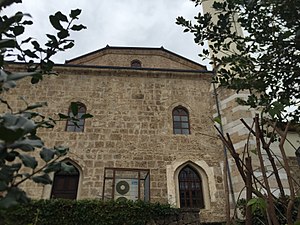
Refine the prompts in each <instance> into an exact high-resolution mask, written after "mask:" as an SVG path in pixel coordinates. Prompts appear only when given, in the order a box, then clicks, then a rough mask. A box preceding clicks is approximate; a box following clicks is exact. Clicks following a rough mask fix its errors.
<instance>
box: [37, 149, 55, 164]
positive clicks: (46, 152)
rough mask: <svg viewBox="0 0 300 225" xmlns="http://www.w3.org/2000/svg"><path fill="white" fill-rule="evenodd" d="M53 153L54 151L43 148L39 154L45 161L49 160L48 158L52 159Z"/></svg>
mask: <svg viewBox="0 0 300 225" xmlns="http://www.w3.org/2000/svg"><path fill="white" fill-rule="evenodd" d="M54 155H55V151H54V150H52V149H48V148H43V149H42V151H41V152H40V156H41V158H42V159H43V160H44V161H45V162H49V161H50V160H52V159H53V158H54Z"/></svg>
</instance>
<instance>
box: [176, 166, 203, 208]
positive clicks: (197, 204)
mask: <svg viewBox="0 0 300 225" xmlns="http://www.w3.org/2000/svg"><path fill="white" fill-rule="evenodd" d="M178 183H179V184H178V186H179V200H180V208H199V209H203V208H204V198H203V184H202V179H201V176H200V175H199V173H198V172H197V171H196V170H195V169H194V168H193V167H191V166H190V165H186V166H185V167H183V168H182V169H181V170H180V172H179V175H178Z"/></svg>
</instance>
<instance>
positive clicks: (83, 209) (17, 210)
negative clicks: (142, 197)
mask: <svg viewBox="0 0 300 225" xmlns="http://www.w3.org/2000/svg"><path fill="white" fill-rule="evenodd" d="M178 213H179V210H178V209H175V208H172V207H170V205H167V204H159V203H146V202H142V201H136V202H133V201H119V202H118V201H109V202H103V201H99V200H78V201H75V200H66V199H52V200H38V201H31V202H30V203H28V204H22V205H18V206H16V207H13V208H9V209H0V224H1V225H28V224H34V225H54V224H57V225H83V224H87V225H94V224H95V225H102V224H103V225H124V224H126V225H143V224H146V223H147V222H149V221H151V220H159V219H160V218H166V217H169V216H176V215H178Z"/></svg>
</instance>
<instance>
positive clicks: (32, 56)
mask: <svg viewBox="0 0 300 225" xmlns="http://www.w3.org/2000/svg"><path fill="white" fill-rule="evenodd" d="M24 54H25V55H27V56H28V57H30V58H34V59H38V58H39V57H38V56H37V55H36V54H35V53H34V52H33V51H30V50H29V49H27V50H25V51H24Z"/></svg>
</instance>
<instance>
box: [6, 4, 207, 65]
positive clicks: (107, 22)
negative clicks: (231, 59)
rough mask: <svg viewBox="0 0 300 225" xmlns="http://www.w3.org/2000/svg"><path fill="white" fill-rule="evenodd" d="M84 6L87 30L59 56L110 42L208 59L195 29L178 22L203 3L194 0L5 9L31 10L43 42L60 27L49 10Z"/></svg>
mask: <svg viewBox="0 0 300 225" xmlns="http://www.w3.org/2000/svg"><path fill="white" fill-rule="evenodd" d="M76 8H80V9H82V13H81V15H80V23H82V24H84V25H86V26H87V28H88V29H87V30H83V31H81V32H78V33H76V32H75V33H74V34H73V35H72V38H73V39H75V46H74V47H73V48H72V49H71V50H69V51H68V52H64V53H60V54H59V55H57V56H56V57H55V58H54V61H55V62H56V63H64V61H65V60H66V59H71V58H74V57H77V56H79V55H82V54H85V53H88V52H91V51H95V50H97V49H100V48H103V47H105V46H106V45H107V44H108V45H110V46H134V47H161V46H163V47H164V48H166V49H168V50H170V51H172V52H175V53H177V54H179V55H182V56H184V57H186V58H189V59H191V60H193V61H196V62H198V63H201V64H204V62H202V61H201V59H200V58H199V57H198V53H199V51H200V47H199V46H197V45H196V44H195V43H194V40H193V35H192V34H188V33H183V28H182V27H181V26H178V25H176V24H175V21H176V17H178V16H184V17H185V18H186V19H193V17H194V16H195V15H196V14H198V12H199V10H201V9H200V8H199V7H197V8H196V7H195V6H194V3H193V2H191V1H189V0H89V1H83V0H81V1H78V0H59V1H58V0H23V3H22V4H15V5H14V7H10V8H8V9H5V11H4V13H12V12H16V11H17V10H20V11H22V12H27V13H30V14H31V16H32V20H33V22H34V24H33V25H32V26H30V28H28V31H27V34H28V35H30V36H33V37H36V38H37V40H38V41H39V42H44V41H45V40H46V38H45V33H49V32H52V33H53V32H55V31H54V30H53V29H52V28H51V25H50V23H49V20H48V16H49V15H50V14H54V13H55V12H56V11H62V12H63V13H64V14H68V13H69V12H70V10H71V9H76Z"/></svg>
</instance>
